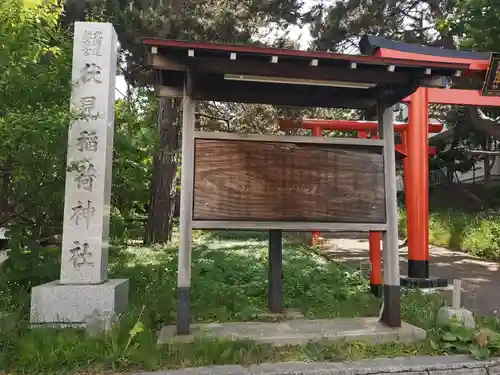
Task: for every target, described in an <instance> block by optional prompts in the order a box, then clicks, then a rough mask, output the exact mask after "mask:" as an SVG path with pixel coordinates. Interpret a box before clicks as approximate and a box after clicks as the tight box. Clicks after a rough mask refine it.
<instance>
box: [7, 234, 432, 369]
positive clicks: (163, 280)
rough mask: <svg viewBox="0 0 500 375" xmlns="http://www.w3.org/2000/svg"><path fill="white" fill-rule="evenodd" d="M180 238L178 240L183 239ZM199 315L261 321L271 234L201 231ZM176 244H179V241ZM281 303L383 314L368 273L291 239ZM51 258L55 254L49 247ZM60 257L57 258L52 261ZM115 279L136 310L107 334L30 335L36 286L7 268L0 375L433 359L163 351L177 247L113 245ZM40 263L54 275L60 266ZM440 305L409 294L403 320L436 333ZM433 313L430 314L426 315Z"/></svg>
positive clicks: (228, 347)
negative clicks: (121, 280) (126, 285)
mask: <svg viewBox="0 0 500 375" xmlns="http://www.w3.org/2000/svg"><path fill="white" fill-rule="evenodd" d="M176 238H177V234H176ZM194 242H195V244H196V247H195V250H194V251H193V270H192V275H193V284H192V295H191V296H192V313H193V319H194V321H195V322H224V321H238V320H239V321H241V320H259V319H261V317H260V314H262V313H264V312H265V311H266V310H267V306H266V304H267V283H266V272H267V255H266V254H267V233H266V232H222V231H221V232H215V233H206V232H205V233H204V234H200V233H195V236H194ZM176 245H177V243H176ZM284 248H285V251H284V283H285V285H284V303H285V306H287V307H298V308H300V310H301V311H302V313H304V314H305V315H306V316H308V317H311V318H322V317H324V318H326V317H337V316H377V315H378V312H379V308H380V300H378V299H376V298H374V297H373V296H371V295H370V294H369V293H368V281H367V280H366V279H364V278H363V277H362V275H361V274H360V273H359V272H358V271H355V270H354V269H351V268H349V267H346V266H345V265H341V264H337V263H328V262H326V261H325V260H324V259H323V258H322V257H320V256H318V255H316V254H314V253H313V252H311V251H310V250H308V249H307V248H305V247H301V246H299V245H293V244H290V243H287V242H285V245H284ZM45 251H53V250H47V249H46V250H45ZM54 255H55V256H56V257H57V256H58V251H55V254H54ZM110 257H111V259H110V261H111V275H110V276H111V277H117V276H119V277H129V278H130V282H131V284H130V289H131V295H130V308H129V310H128V312H127V313H126V314H124V315H123V316H122V317H121V318H120V322H119V324H118V325H117V326H116V327H115V329H114V330H113V331H112V332H111V333H110V334H109V335H108V336H105V337H96V338H87V337H85V334H84V332H82V331H80V330H71V329H69V330H51V329H35V330H30V329H28V328H27V323H28V322H27V319H28V306H29V288H28V287H27V285H22V286H17V287H16V288H11V287H10V284H8V281H9V279H10V278H12V277H14V276H15V275H13V274H11V273H5V272H4V271H5V269H4V266H2V267H1V268H0V271H1V272H0V307H2V308H3V309H0V310H2V311H3V315H2V316H0V334H1V335H2V340H0V353H2V355H1V356H0V372H7V373H29V374H67V373H73V372H82V371H83V372H89V371H90V372H92V371H96V372H99V371H101V372H102V371H107V370H111V371H114V372H119V371H137V372H138V371H153V370H159V369H165V368H178V367H187V366H203V365H214V364H229V363H241V364H250V363H257V362H261V361H290V360H296V361H312V360H328V361H335V360H345V359H361V358H370V357H376V356H395V355H416V354H428V353H430V352H431V349H430V347H429V345H428V344H426V343H421V344H415V345H404V344H383V345H368V344H364V343H357V342H355V343H348V344H346V343H337V344H333V343H327V342H324V343H317V344H309V345H306V346H305V347H298V346H297V347H295V346H292V347H285V348H272V347H271V346H269V345H258V344H256V343H251V342H246V341H238V342H232V341H225V340H220V341H218V340H211V339H201V340H196V341H195V342H194V343H192V344H187V345H183V344H170V345H165V346H158V345H157V344H156V340H157V331H158V329H159V328H160V327H161V326H162V325H165V324H173V323H174V319H175V314H176V298H177V295H176V269H177V247H176V246H175V247H171V248H164V247H154V248H150V247H113V248H112V249H111V251H110ZM40 266H42V267H44V268H45V269H46V271H45V272H46V273H47V274H57V273H58V272H59V270H58V264H57V262H52V260H51V259H50V260H49V259H47V260H46V261H45V262H44V263H41V264H40ZM438 307H439V306H438V302H437V300H436V299H433V298H432V297H430V296H422V295H420V294H418V293H415V292H410V293H408V294H406V295H405V296H404V297H403V318H404V319H407V320H408V321H410V322H411V323H414V324H415V323H417V324H419V323H420V324H423V325H424V326H426V327H427V326H429V327H431V324H432V322H431V320H430V319H432V316H433V315H432V314H434V312H435V310H437V308H438ZM427 316H429V317H427Z"/></svg>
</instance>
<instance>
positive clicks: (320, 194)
mask: <svg viewBox="0 0 500 375" xmlns="http://www.w3.org/2000/svg"><path fill="white" fill-rule="evenodd" d="M381 152H382V148H381V147H374V146H370V147H360V146H339V145H317V144H293V143H272V142H252V141H234V140H211V139H197V140H196V144H195V178H194V202H193V204H194V207H193V219H194V220H226V221H228V220H235V221H303V222H324V223H326V222H332V223H334V222H339V223H342V222H345V223H349V222H351V223H384V222H385V194H384V173H383V156H382V154H381Z"/></svg>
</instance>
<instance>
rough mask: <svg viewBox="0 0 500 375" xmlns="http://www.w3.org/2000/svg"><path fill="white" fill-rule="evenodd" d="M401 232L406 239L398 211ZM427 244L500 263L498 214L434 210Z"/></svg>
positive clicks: (404, 223) (403, 221)
mask: <svg viewBox="0 0 500 375" xmlns="http://www.w3.org/2000/svg"><path fill="white" fill-rule="evenodd" d="M399 224H400V231H401V233H402V235H404V236H405V235H406V216H405V213H404V211H403V210H400V223H399ZM429 242H430V243H432V244H433V245H436V246H443V247H447V248H449V249H455V250H462V251H465V252H467V253H469V254H472V255H475V256H478V257H481V258H484V259H492V260H499V259H500V215H499V213H498V212H496V211H495V212H489V213H486V212H462V211H458V210H456V209H442V208H441V209H435V210H434V211H433V212H432V211H431V213H430V215H429Z"/></svg>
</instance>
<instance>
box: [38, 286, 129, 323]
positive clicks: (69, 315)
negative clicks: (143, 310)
mask: <svg viewBox="0 0 500 375" xmlns="http://www.w3.org/2000/svg"><path fill="white" fill-rule="evenodd" d="M128 291H129V281H128V279H112V280H108V281H106V282H105V283H102V284H60V283H59V280H56V281H52V282H50V283H47V284H43V285H39V286H36V287H34V288H33V289H32V290H31V314H30V322H31V324H32V325H36V324H49V325H50V324H53V325H59V326H67V325H73V326H78V325H83V324H84V323H85V320H86V319H87V318H88V317H90V316H94V315H102V314H109V313H115V314H120V313H122V312H124V311H125V309H126V307H127V304H128Z"/></svg>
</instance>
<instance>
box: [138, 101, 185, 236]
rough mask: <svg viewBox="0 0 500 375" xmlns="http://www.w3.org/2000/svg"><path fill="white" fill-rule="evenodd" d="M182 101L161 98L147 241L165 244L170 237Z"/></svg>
mask: <svg viewBox="0 0 500 375" xmlns="http://www.w3.org/2000/svg"><path fill="white" fill-rule="evenodd" d="M179 109H180V101H179V100H173V99H168V98H161V99H159V103H158V124H160V149H159V150H158V152H157V154H156V155H155V157H154V159H153V176H152V181H151V200H150V204H149V213H148V224H147V227H146V233H145V236H144V242H145V243H146V244H150V243H166V242H168V240H169V239H170V238H171V233H172V219H173V216H174V209H175V201H176V198H177V194H176V187H177V183H178V181H177V180H178V177H177V165H178V163H179V134H180V131H179V129H180V126H179V113H180V111H179Z"/></svg>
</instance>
